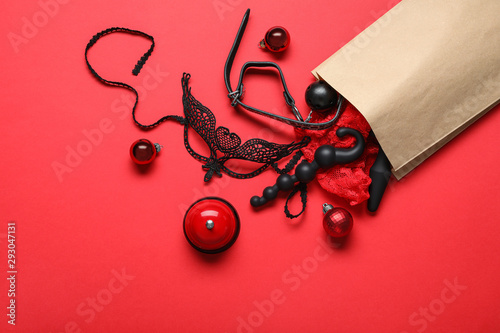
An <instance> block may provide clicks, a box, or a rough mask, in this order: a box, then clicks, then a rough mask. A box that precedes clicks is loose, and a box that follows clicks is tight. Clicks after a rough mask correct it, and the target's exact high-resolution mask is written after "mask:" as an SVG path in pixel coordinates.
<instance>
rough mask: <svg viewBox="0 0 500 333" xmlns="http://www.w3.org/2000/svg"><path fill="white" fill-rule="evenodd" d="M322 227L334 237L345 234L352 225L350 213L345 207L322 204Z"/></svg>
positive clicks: (349, 230)
mask: <svg viewBox="0 0 500 333" xmlns="http://www.w3.org/2000/svg"><path fill="white" fill-rule="evenodd" d="M323 213H324V214H325V216H323V228H324V229H325V231H326V233H327V234H328V235H330V236H332V237H334V238H340V237H345V236H347V235H348V234H349V233H350V232H351V230H352V225H353V223H352V222H353V220H352V215H351V213H349V212H348V211H347V210H346V209H344V208H340V207H333V206H332V205H330V204H327V203H325V204H323Z"/></svg>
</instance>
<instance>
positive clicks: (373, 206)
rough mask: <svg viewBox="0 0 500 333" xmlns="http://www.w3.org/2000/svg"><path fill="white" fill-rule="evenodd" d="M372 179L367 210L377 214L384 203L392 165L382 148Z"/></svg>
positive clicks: (373, 167) (374, 165)
mask: <svg viewBox="0 0 500 333" xmlns="http://www.w3.org/2000/svg"><path fill="white" fill-rule="evenodd" d="M370 178H371V179H372V183H371V184H370V188H369V189H368V192H369V193H370V198H369V199H368V204H367V208H368V210H369V211H370V212H375V211H376V210H377V209H378V206H379V205H380V201H382V196H383V195H384V192H385V189H386V187H387V184H388V183H389V178H391V163H390V162H389V159H388V158H387V156H386V155H385V153H384V151H383V150H382V147H380V146H379V150H378V155H377V158H376V159H375V162H374V163H373V165H372V167H371V169H370Z"/></svg>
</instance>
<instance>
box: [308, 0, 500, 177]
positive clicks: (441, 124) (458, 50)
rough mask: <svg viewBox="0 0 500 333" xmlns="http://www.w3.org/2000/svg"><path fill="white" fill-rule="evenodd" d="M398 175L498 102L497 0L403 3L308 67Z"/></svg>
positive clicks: (499, 30) (499, 20)
mask: <svg viewBox="0 0 500 333" xmlns="http://www.w3.org/2000/svg"><path fill="white" fill-rule="evenodd" d="M313 75H315V76H316V77H317V78H320V79H323V80H325V81H327V82H328V83H329V84H330V85H331V86H332V87H334V88H335V89H336V90H337V91H338V92H339V93H340V94H342V95H343V96H344V97H345V98H346V99H347V100H349V101H350V102H351V103H352V104H353V105H354V106H355V107H356V108H357V109H358V110H359V111H360V112H361V113H362V114H363V115H364V117H365V118H366V120H367V121H368V122H369V123H370V125H371V127H372V129H373V131H374V133H375V136H376V137H377V139H378V141H379V143H380V145H381V146H382V148H383V150H384V152H385V153H386V155H387V157H388V158H389V161H390V162H391V164H392V167H393V174H394V175H395V176H396V178H398V179H400V178H401V177H403V176H404V175H406V174H407V173H408V172H410V171H411V170H412V169H414V168H415V167H416V166H417V165H419V164H420V163H421V162H422V161H424V160H425V159H426V158H427V157H429V156H430V155H431V154H433V153H434V152H435V151H437V150H438V149H439V148H441V147H442V146H443V145H444V144H446V143H447V142H449V141H450V140H451V139H452V138H453V137H455V136H456V135H457V134H459V133H460V132H461V131H462V130H464V129H465V128H466V127H467V126H469V125H470V124H472V123H473V122H474V121H475V120H476V119H478V118H479V117H480V116H482V115H483V114H484V113H486V112H487V111H488V110H490V109H491V108H493V106H495V105H496V104H497V103H498V102H499V101H500V0H403V1H402V2H400V3H399V4H397V5H396V6H395V7H394V8H393V9H391V10H390V11H389V12H387V13H386V14H385V15H384V16H382V17H381V18H380V19H378V20H377V21H376V22H375V23H374V24H372V25H371V26H370V27H368V28H367V29H366V30H365V31H363V32H362V33H360V34H359V35H358V36H357V37H356V38H354V39H353V40H352V41H351V42H349V43H348V44H346V45H345V46H344V47H343V48H342V49H340V50H339V51H338V52H337V53H335V54H334V55H332V56H331V57H330V58H328V59H327V60H326V61H325V62H323V63H322V64H321V65H319V66H318V67H317V68H316V69H314V70H313Z"/></svg>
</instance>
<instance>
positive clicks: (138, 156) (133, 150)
mask: <svg viewBox="0 0 500 333" xmlns="http://www.w3.org/2000/svg"><path fill="white" fill-rule="evenodd" d="M161 148H162V147H161V146H160V145H159V144H158V143H155V144H153V143H151V141H149V140H147V139H139V140H137V141H135V142H134V143H132V145H131V146H130V157H131V158H132V161H134V162H135V163H137V164H149V163H151V162H153V160H154V159H155V158H156V154H157V153H158V152H159V151H160V149H161Z"/></svg>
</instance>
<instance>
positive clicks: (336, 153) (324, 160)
mask: <svg viewBox="0 0 500 333" xmlns="http://www.w3.org/2000/svg"><path fill="white" fill-rule="evenodd" d="M345 135H352V136H354V137H355V138H356V145H355V146H354V147H352V148H348V149H346V148H335V147H334V146H331V145H322V146H320V147H319V148H318V149H317V150H316V152H315V153H314V160H313V161H312V162H311V163H309V162H307V161H306V160H304V161H302V162H301V163H300V164H299V165H297V168H296V169H295V174H294V175H292V176H291V175H288V174H283V175H280V176H279V177H278V178H277V179H276V184H274V185H273V186H268V187H266V188H265V189H264V191H263V193H262V197H259V196H254V197H252V198H251V199H250V204H251V205H252V206H253V207H259V206H262V205H264V204H266V203H267V202H269V201H271V200H274V199H276V197H277V196H278V192H279V191H290V190H292V189H293V187H294V186H295V183H297V182H301V183H304V184H307V183H309V182H311V181H312V180H313V179H314V178H315V176H316V172H317V171H318V169H320V168H321V169H329V168H331V167H332V166H334V165H335V164H347V163H351V162H354V161H355V160H357V159H358V158H359V157H360V156H361V154H363V151H364V149H365V140H364V139H363V136H362V135H361V133H360V132H358V131H356V130H355V129H352V128H348V127H341V128H339V129H338V130H337V136H338V137H340V138H341V137H343V136H345Z"/></svg>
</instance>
